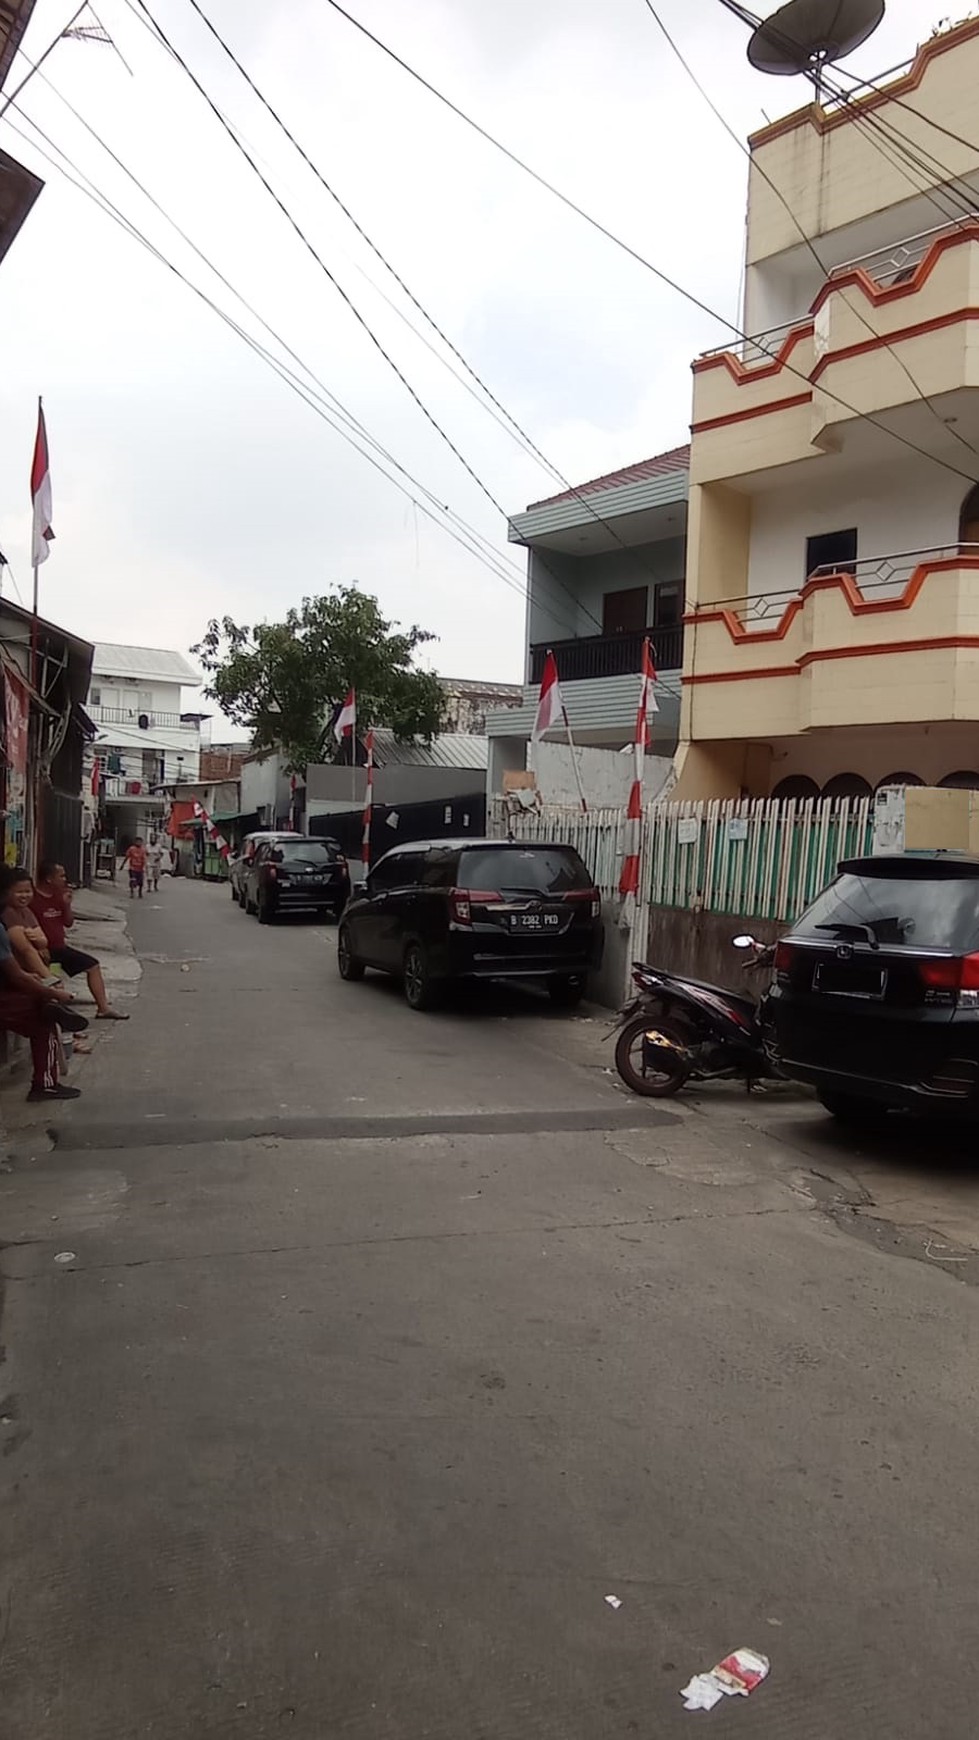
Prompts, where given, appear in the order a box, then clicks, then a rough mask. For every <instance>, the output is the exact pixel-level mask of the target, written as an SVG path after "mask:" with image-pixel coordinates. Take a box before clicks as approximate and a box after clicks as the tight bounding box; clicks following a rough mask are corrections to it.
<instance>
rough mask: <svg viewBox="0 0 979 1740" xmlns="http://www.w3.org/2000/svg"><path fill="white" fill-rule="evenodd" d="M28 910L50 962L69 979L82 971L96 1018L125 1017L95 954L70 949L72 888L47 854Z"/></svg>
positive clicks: (110, 1019)
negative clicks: (116, 1005)
mask: <svg viewBox="0 0 979 1740" xmlns="http://www.w3.org/2000/svg"><path fill="white" fill-rule="evenodd" d="M31 911H32V912H33V914H34V917H35V918H36V919H37V922H38V924H39V925H40V927H41V929H42V930H43V932H44V935H45V937H46V938H47V944H48V951H47V952H48V954H49V956H50V958H51V960H52V962H54V964H55V965H56V966H59V967H60V968H61V970H62V972H63V973H66V974H67V975H68V978H69V979H73V978H74V977H75V975H76V973H84V974H85V977H86V979H87V980H88V988H89V990H90V991H91V993H92V996H93V997H94V998H95V1006H96V1009H97V1010H98V1014H97V1016H96V1020H98V1021H128V1020H129V1016H128V1015H124V1014H123V1013H122V1011H121V1010H119V1009H113V1007H112V1004H111V1003H110V1002H109V998H108V995H107V993H106V989H105V980H104V978H103V977H102V968H101V967H100V966H99V963H98V959H97V958H96V956H95V955H87V954H85V953H84V951H83V950H82V949H73V948H72V946H71V944H70V943H69V942H67V941H66V939H65V932H66V931H69V930H70V929H71V927H72V925H73V924H74V922H75V915H74V913H73V912H72V910H71V889H70V888H69V887H68V877H67V875H66V873H65V867H64V865H63V864H56V863H54V861H53V860H52V859H50V858H49V859H46V860H45V861H44V862H43V863H42V864H41V865H39V867H38V872H37V881H36V883H35V885H34V895H33V898H32V900H31Z"/></svg>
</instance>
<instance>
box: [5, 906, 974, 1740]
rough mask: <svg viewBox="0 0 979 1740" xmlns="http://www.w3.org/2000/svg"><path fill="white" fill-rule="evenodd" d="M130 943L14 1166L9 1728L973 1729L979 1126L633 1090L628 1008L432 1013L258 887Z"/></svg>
mask: <svg viewBox="0 0 979 1740" xmlns="http://www.w3.org/2000/svg"><path fill="white" fill-rule="evenodd" d="M132 931H133V935H134V938H135V941H136V944H137V946H138V950H139V953H140V956H141V959H142V964H143V978H142V981H141V988H140V992H139V996H138V998H137V999H136V1000H135V1001H134V1002H131V1003H130V1004H129V1005H128V1007H129V1008H131V1009H132V1011H133V1019H132V1021H131V1022H130V1023H129V1024H128V1025H126V1026H120V1027H118V1028H113V1029H111V1030H109V1031H103V1030H102V1029H101V1028H100V1029H99V1032H98V1045H97V1048H96V1052H95V1054H94V1056H93V1057H92V1058H91V1059H90V1060H88V1061H87V1063H86V1064H85V1065H84V1067H83V1072H82V1073H80V1074H79V1076H78V1078H77V1079H78V1081H79V1084H80V1085H81V1086H82V1087H83V1089H84V1098H83V1100H82V1101H81V1102H80V1103H79V1104H78V1105H77V1106H76V1107H72V1108H69V1109H68V1110H67V1111H66V1112H65V1113H63V1114H62V1115H61V1116H59V1118H58V1121H57V1124H56V1125H55V1126H54V1128H55V1137H54V1142H53V1144H52V1143H51V1142H50V1141H48V1140H47V1139H46V1138H45V1137H44V1136H43V1133H42V1132H40V1131H39V1130H34V1131H33V1132H32V1131H31V1128H30V1126H28V1127H27V1128H26V1129H25V1130H23V1131H21V1132H20V1134H19V1136H18V1139H17V1152H16V1155H15V1158H14V1160H13V1162H12V1166H11V1169H10V1170H9V1172H6V1173H5V1175H4V1176H3V1177H2V1178H0V1234H2V1239H3V1244H4V1248H3V1251H2V1273H3V1277H4V1287H5V1298H4V1301H3V1319H2V1340H3V1343H4V1356H3V1364H2V1366H0V1448H2V1451H3V1455H2V1457H0V1541H2V1549H0V1711H2V1717H0V1731H2V1732H3V1734H4V1736H5V1737H6V1736H8V1735H9V1736H10V1737H11V1740H41V1737H42V1736H43V1737H47V1740H136V1737H137V1736H152V1737H153V1740H200V1737H202V1736H211V1735H213V1736H221V1737H222V1740H223V1737H225V1736H234V1737H236V1740H237V1737H239V1736H240V1737H241V1740H267V1737H271V1736H279V1735H280V1734H288V1735H290V1736H294V1737H295V1740H327V1737H331V1736H350V1737H351V1740H361V1737H362V1740H422V1737H423V1736H432V1737H433V1740H528V1737H531V1736H533V1737H535V1740H536V1737H547V1740H551V1737H553V1740H612V1737H615V1740H618V1737H622V1740H628V1737H631V1736H634V1735H636V1736H649V1737H653V1736H656V1737H660V1736H665V1735H673V1734H677V1735H680V1734H685V1733H689V1732H691V1731H696V1730H697V1728H698V1726H699V1725H701V1724H705V1725H712V1726H713V1729H714V1730H715V1731H717V1732H719V1733H730V1734H734V1733H735V1732H736V1733H738V1734H739V1735H744V1736H751V1737H752V1740H783V1737H784V1740H789V1737H791V1740H852V1737H855V1736H860V1737H861V1740H865V1737H867V1736H887V1737H888V1740H904V1737H907V1740H911V1737H914V1740H920V1736H922V1735H927V1736H929V1740H965V1737H966V1736H968V1735H970V1734H972V1733H973V1732H974V1731H975V1714H974V1704H975V1698H974V1691H973V1679H974V1675H973V1672H972V1660H973V1654H974V1648H975V1637H976V1628H977V1620H979V1595H977V1593H976V1575H975V1566H976V1563H977V1560H979V1519H977V1512H976V1506H975V1502H974V1498H973V1492H974V1480H975V1460H976V1444H977V1441H979V1366H977V1363H976V1358H975V1351H974V1350H975V1346H976V1340H977V1333H979V1322H977V1293H976V1290H975V1287H974V1285H972V1284H971V1283H972V1282H974V1281H975V1280H976V1279H977V1278H979V1275H977V1273H976V1268H975V1265H976V1264H977V1263H979V1257H976V1256H974V1254H973V1253H974V1250H976V1249H979V1230H977V1229H979V1221H977V1219H976V1217H975V1214H974V1211H973V1209H972V1201H973V1197H974V1183H973V1176H972V1170H971V1160H970V1159H969V1158H968V1156H967V1154H966V1151H965V1149H964V1148H963V1149H960V1150H959V1151H958V1152H957V1154H956V1153H950V1152H949V1151H947V1150H946V1148H945V1147H943V1148H942V1156H941V1172H940V1176H938V1177H936V1176H935V1175H934V1173H935V1165H936V1160H935V1153H934V1143H932V1144H931V1146H930V1147H929V1141H930V1140H931V1139H930V1138H929V1139H927V1140H926V1139H925V1138H919V1139H918V1145H917V1148H915V1145H914V1141H912V1140H911V1139H910V1138H908V1137H907V1136H906V1135H904V1134H901V1133H896V1134H894V1135H892V1136H890V1137H888V1138H887V1139H886V1141H885V1139H884V1138H880V1139H879V1140H878V1146H877V1147H876V1148H874V1147H873V1145H872V1144H871V1146H870V1148H868V1149H865V1150H864V1151H861V1152H857V1151H850V1150H845V1149H843V1148H842V1147H841V1144H840V1139H839V1138H838V1137H837V1136H836V1135H834V1134H833V1133H832V1131H831V1129H830V1127H829V1126H828V1125H827V1124H826V1123H825V1121H824V1120H823V1119H822V1118H821V1116H820V1115H818V1114H817V1113H816V1112H815V1111H814V1110H813V1108H812V1107H811V1106H810V1105H809V1104H808V1102H806V1101H805V1100H801V1099H800V1098H799V1097H798V1096H796V1095H794V1094H784V1093H783V1094H781V1095H780V1094H778V1093H776V1094H775V1095H773V1096H771V1098H770V1099H766V1100H764V1101H759V1102H757V1103H756V1102H755V1101H754V1100H752V1101H746V1100H744V1099H743V1098H740V1097H738V1096H737V1095H735V1094H734V1093H732V1092H731V1091H730V1090H727V1089H721V1090H718V1091H717V1092H716V1093H715V1094H714V1095H713V1097H711V1095H710V1094H709V1093H707V1092H705V1093H702V1094H700V1095H699V1096H698V1097H697V1098H695V1099H694V1098H691V1099H688V1100H685V1101H681V1102H677V1103H676V1104H675V1105H673V1106H670V1107H656V1106H653V1105H649V1104H646V1103H643V1102H640V1101H638V1100H636V1099H634V1098H631V1097H629V1096H627V1095H625V1094H624V1093H623V1092H621V1091H619V1089H618V1088H617V1086H616V1084H615V1082H614V1081H613V1080H612V1078H611V1077H610V1076H609V1075H607V1074H606V1073H605V1070H606V1069H607V1068H608V1065H609V1063H610V1058H609V1056H608V1051H609V1048H608V1047H607V1046H603V1044H602V1038H603V1031H604V1030H603V1028H602V1026H601V1024H600V1022H599V1021H596V1020H591V1021H589V1020H578V1019H572V1020H569V1019H568V1018H567V1017H555V1016H554V1015H553V1014H552V1012H551V1011H550V1009H549V1007H548V1006H547V1005H546V1004H544V1003H543V1002H542V1001H540V1000H538V999H536V998H533V997H530V996H523V995H519V994H515V993H507V994H497V995H496V996H493V997H491V998H489V999H488V1000H486V1001H483V1000H482V999H479V998H468V999H463V1000H461V1001H457V1002H455V1003H454V1004H453V1005H452V1006H451V1007H450V1008H448V1009H447V1010H445V1011H444V1012H442V1013H439V1014H437V1015H433V1016H419V1015H413V1014H411V1013H410V1012H409V1011H408V1009H407V1008H406V1006H405V1005H404V1004H403V1002H402V1001H401V999H400V997H399V994H398V992H397V990H396V988H394V987H392V986H389V985H387V984H386V983H384V982H383V981H381V980H379V979H373V980H372V979H370V978H369V979H368V980H367V981H366V982H365V983H364V984H363V985H359V986H345V985H343V984H341V983H340V981H339V980H338V978H337V976H336V970H335V962H334V948H335V932H334V931H333V930H332V928H329V927H326V926H321V925H318V924H306V923H292V924H289V925H286V926H282V927H276V928H272V929H264V928H260V927H259V926H258V925H257V924H256V923H255V921H254V920H252V919H249V918H246V917H244V915H242V914H241V913H239V912H238V910H237V909H236V908H235V907H233V905H232V903H231V901H230V899H229V897H228V895H227V893H226V891H225V890H224V889H219V888H214V887H208V886H201V885H190V884H187V883H185V882H176V883H169V882H168V883H166V885H165V886H164V888H163V889H162V890H161V893H160V895H159V897H158V898H156V899H151V898H147V899H146V900H144V902H143V903H142V905H141V906H138V907H137V908H136V909H135V911H134V912H133V913H132ZM891 1146H893V1150H894V1151H893V1153H892V1152H891ZM875 1170H876V1171H879V1172H880V1173H881V1175H882V1176H883V1177H884V1178H885V1179H886V1180H888V1181H889V1182H888V1183H887V1184H886V1190H889V1191H890V1197H889V1207H888V1209H887V1211H886V1212H884V1211H882V1210H881V1209H880V1207H879V1205H878V1206H876V1207H875V1204H874V1201H873V1192H872V1188H871V1186H870V1185H868V1183H867V1179H868V1177H869V1178H871V1179H872V1178H873V1175H874V1173H875ZM936 1217H937V1218H936ZM942 1217H944V1218H942ZM59 1258H62V1259H64V1260H62V1261H59V1260H58V1259H59ZM609 1594H613V1595H615V1596H617V1597H618V1598H619V1600H620V1601H621V1603H622V1605H621V1607H620V1608H619V1609H618V1610H617V1611H616V1610H613V1609H612V1608H611V1607H610V1606H609V1605H608V1604H607V1603H606V1600H605V1597H606V1595H609ZM739 1645H748V1646H751V1647H753V1648H755V1649H757V1650H760V1651H762V1652H764V1653H765V1654H767V1655H768V1656H770V1658H771V1664H772V1666H771V1676H770V1679H769V1680H768V1682H767V1683H766V1684H765V1685H764V1686H762V1687H761V1688H760V1689H759V1690H758V1691H757V1692H755V1693H754V1694H753V1696H752V1697H751V1698H750V1699H748V1700H733V1701H732V1702H731V1703H725V1705H724V1706H723V1707H722V1708H720V1709H718V1710H716V1711H714V1712H713V1713H712V1714H710V1715H702V1714H687V1713H686V1712H685V1711H684V1710H683V1707H682V1704H681V1701H680V1698H679V1695H678V1693H679V1688H680V1687H681V1686H682V1685H684V1683H685V1682H686V1681H687V1679H688V1678H689V1677H690V1676H691V1675H692V1674H694V1673H696V1672H697V1671H699V1670H704V1669H707V1668H709V1667H710V1666H711V1665H712V1664H713V1663H714V1662H715V1661H716V1660H718V1659H719V1658H720V1657H721V1656H722V1655H724V1654H725V1653H726V1652H727V1651H728V1650H730V1649H732V1648H734V1647H737V1646H739Z"/></svg>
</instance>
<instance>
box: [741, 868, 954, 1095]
mask: <svg viewBox="0 0 979 1740" xmlns="http://www.w3.org/2000/svg"><path fill="white" fill-rule="evenodd" d="M769 1013H770V1015H771V1017H772V1020H773V1023H774V1047H775V1052H776V1055H777V1057H778V1059H779V1061H780V1063H781V1065H782V1067H783V1068H784V1070H785V1071H786V1074H788V1075H790V1076H793V1077H795V1078H796V1079H797V1080H799V1081H806V1082H811V1083H812V1084H813V1085H814V1087H815V1088H816V1090H817V1092H818V1093H819V1097H820V1099H821V1100H822V1102H823V1104H824V1106H826V1107H827V1109H828V1110H829V1111H831V1112H833V1113H834V1114H835V1115H836V1116H837V1117H840V1118H844V1119H857V1118H860V1117H863V1116H865V1115H867V1113H868V1112H870V1111H871V1110H872V1109H873V1108H874V1107H877V1108H880V1107H887V1106H891V1107H918V1108H924V1109H927V1110H931V1111H936V1112H944V1113H948V1112H952V1111H958V1112H960V1113H967V1114H971V1115H972V1116H979V858H971V857H966V856H964V855H959V854H957V853H953V852H927V853H921V854H917V853H908V854H906V855H902V856H899V857H880V858H854V859H851V860H849V861H846V862H844V863H842V864H841V865H840V866H839V872H838V875H837V878H836V880H835V882H832V883H830V885H829V887H828V888H826V889H824V890H823V892H822V894H820V895H819V897H818V899H817V900H816V901H814V903H813V905H812V906H810V908H809V910H808V912H806V913H804V914H803V916H802V918H801V919H799V921H798V923H797V924H795V925H794V926H793V928H792V930H791V931H790V932H789V934H788V935H787V936H786V937H784V938H783V940H782V941H781V942H780V943H779V945H778V948H777V951H776V955H775V984H774V986H773V989H772V994H771V998H770V1002H769Z"/></svg>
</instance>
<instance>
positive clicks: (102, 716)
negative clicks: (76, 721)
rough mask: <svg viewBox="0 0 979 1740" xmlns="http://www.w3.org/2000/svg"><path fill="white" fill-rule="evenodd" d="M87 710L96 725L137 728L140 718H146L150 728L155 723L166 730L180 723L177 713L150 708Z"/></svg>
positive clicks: (172, 729)
mask: <svg viewBox="0 0 979 1740" xmlns="http://www.w3.org/2000/svg"><path fill="white" fill-rule="evenodd" d="M88 712H89V714H90V716H91V718H92V719H94V721H95V723H96V725H131V726H134V727H135V728H136V729H137V730H138V729H139V722H140V720H141V719H148V720H149V725H150V728H152V727H153V726H154V725H156V726H158V727H159V728H160V729H162V730H167V731H177V730H179V729H180V723H181V720H180V714H179V713H156V712H154V711H153V710H152V708H143V707H89V708H88ZM188 729H192V727H188Z"/></svg>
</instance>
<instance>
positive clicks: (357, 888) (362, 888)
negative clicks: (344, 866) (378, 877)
mask: <svg viewBox="0 0 979 1740" xmlns="http://www.w3.org/2000/svg"><path fill="white" fill-rule="evenodd" d="M350 892H351V894H369V893H370V889H369V888H368V885H367V883H366V882H365V881H364V879H363V877H361V878H360V881H359V882H351V884H350Z"/></svg>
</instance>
